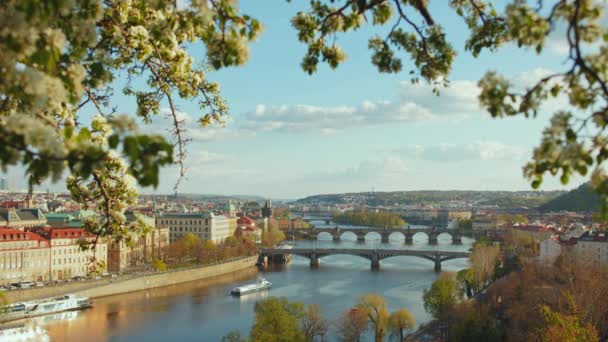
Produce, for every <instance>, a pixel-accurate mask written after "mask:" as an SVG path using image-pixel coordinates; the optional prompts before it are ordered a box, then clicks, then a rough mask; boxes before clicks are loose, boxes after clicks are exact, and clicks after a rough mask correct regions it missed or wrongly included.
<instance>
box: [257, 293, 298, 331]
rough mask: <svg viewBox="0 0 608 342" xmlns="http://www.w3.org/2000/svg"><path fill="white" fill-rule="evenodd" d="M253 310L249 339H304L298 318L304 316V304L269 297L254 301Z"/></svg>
mask: <svg viewBox="0 0 608 342" xmlns="http://www.w3.org/2000/svg"><path fill="white" fill-rule="evenodd" d="M254 312H255V323H254V325H253V327H252V328H251V341H253V342H292V341H294V342H298V341H304V332H303V331H302V330H301V329H300V320H301V319H302V318H303V317H305V316H306V313H305V310H304V304H302V303H297V302H289V301H288V300H287V299H286V298H276V297H271V298H268V299H263V300H260V301H258V302H257V303H255V306H254Z"/></svg>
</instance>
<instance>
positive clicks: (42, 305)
mask: <svg viewBox="0 0 608 342" xmlns="http://www.w3.org/2000/svg"><path fill="white" fill-rule="evenodd" d="M91 305H92V302H91V300H89V298H87V297H82V296H76V295H73V294H68V295H65V296H62V297H55V298H47V299H40V300H33V301H29V302H21V303H13V304H10V305H7V306H6V307H4V308H3V309H2V313H1V314H0V322H7V321H13V320H17V319H22V318H29V317H37V316H43V315H49V314H53V313H58V312H63V311H71V310H81V309H86V308H90V307H91Z"/></svg>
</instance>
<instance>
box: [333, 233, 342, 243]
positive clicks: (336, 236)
mask: <svg viewBox="0 0 608 342" xmlns="http://www.w3.org/2000/svg"><path fill="white" fill-rule="evenodd" d="M331 240H332V241H333V242H339V241H340V233H334V234H332V235H331Z"/></svg>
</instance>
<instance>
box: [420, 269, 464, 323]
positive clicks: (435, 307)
mask: <svg viewBox="0 0 608 342" xmlns="http://www.w3.org/2000/svg"><path fill="white" fill-rule="evenodd" d="M422 298H423V300H424V309H425V310H426V311H427V312H428V313H430V314H431V315H433V317H435V318H436V319H438V320H445V319H446V318H447V315H448V313H449V310H450V308H451V307H452V306H453V305H454V304H456V303H458V301H459V300H460V292H459V291H458V283H457V282H456V279H455V276H454V275H453V274H451V273H442V274H441V275H440V276H439V278H437V280H435V281H434V282H433V284H432V285H431V288H430V289H428V290H425V291H424V295H423V297H422Z"/></svg>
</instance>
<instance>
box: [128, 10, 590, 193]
mask: <svg viewBox="0 0 608 342" xmlns="http://www.w3.org/2000/svg"><path fill="white" fill-rule="evenodd" d="M240 2H241V3H242V11H243V12H245V13H248V14H250V15H252V16H254V17H256V18H258V19H259V20H261V21H262V22H263V24H264V27H265V29H264V32H263V34H262V36H261V37H260V39H259V40H258V41H257V42H255V43H253V44H252V45H251V51H250V52H251V53H250V60H249V62H248V63H247V64H246V65H245V66H242V67H237V68H229V69H224V70H220V71H214V72H210V73H209V75H208V76H209V78H210V79H213V80H216V81H218V82H219V83H220V84H221V89H222V93H223V96H224V97H225V99H226V100H227V102H228V104H229V106H230V108H231V113H232V116H231V119H230V122H229V123H228V125H227V126H226V127H225V128H222V127H218V126H214V127H211V128H204V129H203V128H195V127H192V128H191V129H190V130H189V132H188V135H189V136H190V137H191V138H192V139H193V142H192V143H191V144H190V145H189V146H188V152H189V158H188V160H187V165H188V167H189V171H188V175H187V177H186V179H185V180H184V181H183V182H182V184H181V186H180V189H179V192H188V193H214V194H257V195H262V196H271V197H274V198H296V197H303V196H307V195H313V194H318V193H336V192H349V191H369V190H371V189H372V188H375V190H376V191H395V190H422V189H437V190H452V189H479V190H528V189H530V186H529V183H528V181H526V180H525V179H524V178H523V176H522V172H521V169H522V166H523V165H524V164H525V163H526V161H527V160H528V159H529V157H530V155H531V150H532V148H533V147H534V146H535V145H536V144H537V143H538V142H539V141H540V136H541V133H542V129H543V128H544V127H545V126H546V124H547V121H548V118H549V114H550V113H551V112H552V110H554V109H555V108H558V107H559V105H560V102H559V101H556V102H555V103H552V104H548V105H547V107H546V108H545V109H546V112H545V113H542V114H541V115H540V116H539V117H538V118H537V119H534V120H526V119H523V118H511V119H500V120H494V119H491V118H490V117H489V115H488V114H485V113H483V112H482V111H481V110H480V109H479V108H478V105H477V99H476V96H477V87H476V84H477V80H478V79H479V78H481V77H482V76H483V74H484V73H485V72H486V70H489V69H493V70H497V71H499V72H501V73H503V74H505V75H507V76H508V77H510V78H511V79H513V81H514V82H516V83H518V84H521V85H525V84H529V83H530V82H531V81H533V80H534V79H538V78H539V77H541V76H542V75H543V74H545V73H547V72H548V71H550V70H558V69H560V68H564V67H565V66H564V65H563V62H564V61H565V57H564V50H563V42H561V41H560V40H559V39H557V38H553V37H550V40H549V44H548V46H547V48H546V49H545V51H544V52H543V54H542V55H540V56H538V55H536V54H535V53H533V52H532V51H523V50H518V49H516V48H514V47H513V46H505V47H503V48H502V49H500V50H499V51H498V52H496V53H487V52H484V53H483V54H482V55H481V56H480V57H478V58H476V59H475V58H473V57H472V56H470V55H469V54H468V53H467V52H466V51H464V48H463V47H464V42H465V40H466V38H467V36H468V32H467V31H466V27H465V25H464V23H463V22H462V19H460V18H459V17H457V16H456V15H455V13H453V11H451V10H450V9H449V8H448V7H447V5H445V4H444V3H443V2H432V4H433V5H432V6H431V10H432V13H434V16H435V20H436V21H437V22H441V23H442V24H443V25H444V27H445V29H446V32H447V35H448V39H449V40H450V41H451V42H452V44H453V46H454V47H455V48H456V49H457V51H458V56H457V57H456V60H455V63H454V66H453V72H452V75H451V78H450V80H451V82H452V86H451V87H450V88H449V89H444V90H442V93H441V96H439V97H437V96H435V95H433V94H432V93H431V88H430V87H429V86H428V85H426V84H424V83H420V84H418V85H412V84H411V83H410V82H409V78H408V74H407V70H409V68H411V67H412V64H411V62H410V61H409V60H408V59H407V56H406V55H402V56H404V57H405V58H404V70H406V71H405V72H403V73H401V74H380V73H378V72H377V70H376V69H375V68H374V66H373V65H372V64H371V63H370V56H371V53H370V51H369V50H368V49H367V40H368V39H369V37H370V36H371V35H373V34H376V33H378V34H381V35H383V34H385V32H386V30H387V28H386V27H374V28H371V27H364V28H363V29H360V30H359V31H357V32H355V33H350V34H348V35H346V36H339V37H338V40H337V42H338V43H339V44H340V45H342V47H343V48H344V50H345V51H346V53H347V55H348V59H347V61H346V62H345V63H344V64H343V65H341V66H340V67H339V68H338V69H337V70H331V69H329V68H328V67H327V66H325V65H322V66H320V68H319V70H318V72H317V73H316V74H314V75H312V76H309V75H308V74H306V73H304V72H303V71H302V70H301V68H300V65H299V64H300V60H301V58H302V56H303V55H304V52H305V46H303V45H302V44H300V43H299V42H298V41H297V36H296V32H295V30H293V29H292V27H291V24H290V19H291V17H293V15H294V14H295V13H297V11H299V10H302V9H304V8H305V7H304V6H305V5H306V4H307V3H308V2H307V1H294V2H293V3H287V2H286V1H284V0H265V1H263V2H260V1H240ZM260 3H264V4H265V5H260ZM191 51H192V54H193V55H194V57H195V58H196V60H197V61H203V60H204V50H203V49H202V48H201V47H193V48H192V49H191ZM121 82H124V80H122V79H119V81H118V82H117V83H118V85H120V83H121ZM134 108H135V106H134V101H133V99H128V98H124V97H121V98H120V100H119V110H120V111H124V112H127V113H129V112H131V113H132V112H133V111H134ZM179 109H180V110H181V111H182V112H184V113H185V114H184V115H187V116H188V117H190V118H197V117H198V116H199V114H198V113H197V108H196V104H195V103H188V102H183V101H182V102H180V103H179ZM167 125H168V123H167V122H162V120H160V121H157V122H156V123H155V124H154V125H153V127H154V128H155V129H157V130H162V127H166V126H167ZM161 132H162V131H159V133H161ZM162 172H163V177H162V182H161V185H160V186H159V188H158V189H156V190H154V189H149V188H147V189H143V192H146V193H151V192H156V193H167V192H172V189H173V185H174V184H175V181H176V178H177V172H176V169H175V168H167V169H165V170H163V171H162ZM580 181H581V180H580V179H579V180H576V181H575V182H574V184H570V185H569V186H568V188H571V187H573V186H575V185H577V184H578V183H580ZM543 188H544V189H555V188H561V186H560V185H559V182H557V181H556V180H548V181H546V184H545V185H544V186H543Z"/></svg>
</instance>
